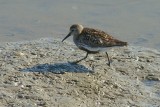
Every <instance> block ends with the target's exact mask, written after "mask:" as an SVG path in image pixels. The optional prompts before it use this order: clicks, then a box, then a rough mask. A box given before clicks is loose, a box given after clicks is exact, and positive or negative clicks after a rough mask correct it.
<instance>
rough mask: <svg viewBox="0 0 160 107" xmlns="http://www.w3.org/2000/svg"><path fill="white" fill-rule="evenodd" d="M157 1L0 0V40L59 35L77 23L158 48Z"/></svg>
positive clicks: (159, 33)
mask: <svg viewBox="0 0 160 107" xmlns="http://www.w3.org/2000/svg"><path fill="white" fill-rule="evenodd" d="M159 4H160V1H159V0H140V1H139V0H132V1H131V0H116V1H115V0H114V1H113V0H99V1H97V0H87V1H86V0H81V1H78V0H77V1H75V0H67V1H65V0H59V1H54V0H45V1H44V0H34V1H32V0H14V1H13V0H1V1H0V13H1V14H0V23H1V24H0V42H12V41H22V40H33V39H38V38H42V37H55V38H63V37H64V36H65V35H66V34H67V33H68V29H69V27H70V25H72V24H73V23H80V24H82V25H84V26H87V27H93V28H98V29H102V30H104V31H106V32H108V33H110V34H112V35H113V36H114V37H116V38H119V39H121V40H124V41H128V42H129V43H130V44H133V45H139V46H145V47H151V48H157V49H160V42H159V41H160V38H159V37H160V36H159V35H160V30H159V28H160V21H159V19H160V11H159V10H160V6H159ZM70 39H71V38H70Z"/></svg>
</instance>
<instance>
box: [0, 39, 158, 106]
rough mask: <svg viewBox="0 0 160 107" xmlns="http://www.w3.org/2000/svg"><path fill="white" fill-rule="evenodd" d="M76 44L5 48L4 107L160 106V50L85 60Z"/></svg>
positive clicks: (0, 99)
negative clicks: (79, 60)
mask: <svg viewBox="0 0 160 107" xmlns="http://www.w3.org/2000/svg"><path fill="white" fill-rule="evenodd" d="M85 54H86V53H85V52H83V51H81V50H79V49H78V48H77V47H76V46H75V45H74V44H73V43H70V42H67V41H66V42H64V43H62V42H61V40H58V39H51V38H43V39H40V40H35V41H21V42H10V43H3V44H1V46H0V79H1V80H0V90H1V91H0V106H9V107H10V106H12V107H18V106H20V107H21V106H24V107H29V106H31V107H37V106H43V107H51V106H52V107H151V106H154V107H158V106H159V105H160V52H159V51H158V50H154V49H148V48H144V47H138V46H128V47H122V48H113V49H111V50H110V51H108V54H109V55H110V57H111V60H112V63H111V67H109V66H108V65H107V64H106V63H107V58H106V56H105V54H103V53H101V54H95V55H89V58H87V59H86V60H84V61H82V62H80V63H79V64H72V63H70V62H69V61H75V60H78V59H80V58H82V57H84V56H85Z"/></svg>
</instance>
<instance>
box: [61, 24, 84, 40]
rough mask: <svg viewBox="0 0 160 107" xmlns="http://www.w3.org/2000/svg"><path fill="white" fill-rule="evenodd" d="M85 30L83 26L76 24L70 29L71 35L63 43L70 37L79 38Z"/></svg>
mask: <svg viewBox="0 0 160 107" xmlns="http://www.w3.org/2000/svg"><path fill="white" fill-rule="evenodd" d="M82 30H83V26H82V25H80V24H74V25H72V26H71V27H70V31H69V34H68V35H67V36H66V37H65V38H64V39H63V40H62V42H63V41H64V40H65V39H67V38H68V37H69V36H71V35H73V36H78V35H79V34H80V33H81V32H82Z"/></svg>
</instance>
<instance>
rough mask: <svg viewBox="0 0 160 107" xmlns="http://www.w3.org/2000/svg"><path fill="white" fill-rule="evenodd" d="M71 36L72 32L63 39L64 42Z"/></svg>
mask: <svg viewBox="0 0 160 107" xmlns="http://www.w3.org/2000/svg"><path fill="white" fill-rule="evenodd" d="M69 36H71V32H70V33H69V34H68V35H67V36H66V37H65V38H64V39H63V40H62V42H63V41H64V40H65V39H67V38H68V37H69Z"/></svg>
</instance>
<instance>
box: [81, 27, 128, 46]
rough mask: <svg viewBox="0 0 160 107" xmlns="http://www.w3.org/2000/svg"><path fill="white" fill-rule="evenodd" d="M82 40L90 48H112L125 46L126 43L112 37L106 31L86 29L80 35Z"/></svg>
mask: <svg viewBox="0 0 160 107" xmlns="http://www.w3.org/2000/svg"><path fill="white" fill-rule="evenodd" d="M79 38H81V40H82V41H83V43H85V44H86V45H88V46H91V47H95V48H96V47H111V46H123V45H125V44H126V42H122V41H120V40H117V39H114V38H113V37H112V36H110V35H109V34H107V33H106V32H104V31H101V30H97V29H92V28H84V29H83V31H82V33H81V34H80V37H79Z"/></svg>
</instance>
